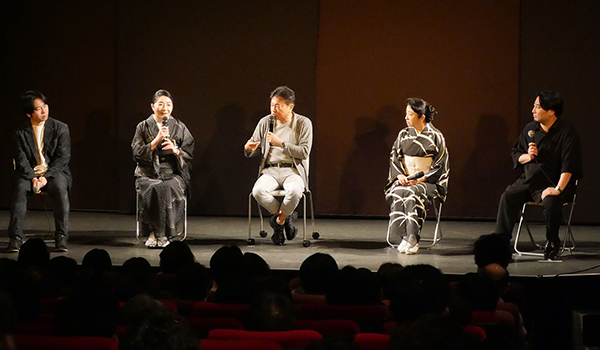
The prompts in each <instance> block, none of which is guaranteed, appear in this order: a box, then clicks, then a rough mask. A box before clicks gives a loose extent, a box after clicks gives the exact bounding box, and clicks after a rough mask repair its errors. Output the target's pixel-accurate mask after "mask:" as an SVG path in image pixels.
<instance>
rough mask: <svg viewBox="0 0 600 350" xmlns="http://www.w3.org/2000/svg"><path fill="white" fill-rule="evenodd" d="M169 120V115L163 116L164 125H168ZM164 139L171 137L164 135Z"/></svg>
mask: <svg viewBox="0 0 600 350" xmlns="http://www.w3.org/2000/svg"><path fill="white" fill-rule="evenodd" d="M168 121H169V117H163V119H162V126H167V122H168ZM167 130H168V126H167ZM163 138H164V139H167V140H168V139H169V136H166V137H163Z"/></svg>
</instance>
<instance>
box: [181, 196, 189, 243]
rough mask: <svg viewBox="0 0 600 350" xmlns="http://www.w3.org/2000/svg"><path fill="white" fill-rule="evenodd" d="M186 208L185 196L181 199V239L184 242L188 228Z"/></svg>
mask: <svg viewBox="0 0 600 350" xmlns="http://www.w3.org/2000/svg"><path fill="white" fill-rule="evenodd" d="M187 207H188V202H187V196H186V197H184V198H183V238H182V239H181V240H182V241H185V239H186V238H187V228H188V222H187V209H188V208H187Z"/></svg>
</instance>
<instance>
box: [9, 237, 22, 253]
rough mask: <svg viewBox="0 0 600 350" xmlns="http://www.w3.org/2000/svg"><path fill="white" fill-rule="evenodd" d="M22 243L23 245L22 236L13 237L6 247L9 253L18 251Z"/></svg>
mask: <svg viewBox="0 0 600 350" xmlns="http://www.w3.org/2000/svg"><path fill="white" fill-rule="evenodd" d="M22 245H23V240H22V239H21V237H14V238H11V239H10V242H8V247H6V252H7V253H17V252H18V251H19V250H21V246H22Z"/></svg>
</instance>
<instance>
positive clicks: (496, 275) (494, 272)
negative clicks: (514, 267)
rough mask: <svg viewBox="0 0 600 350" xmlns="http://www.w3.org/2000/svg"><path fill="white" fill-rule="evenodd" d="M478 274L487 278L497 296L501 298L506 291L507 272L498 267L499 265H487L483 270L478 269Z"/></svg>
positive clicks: (507, 282)
mask: <svg viewBox="0 0 600 350" xmlns="http://www.w3.org/2000/svg"><path fill="white" fill-rule="evenodd" d="M478 272H479V274H481V275H485V276H487V277H489V278H490V279H491V280H492V281H493V282H494V286H496V290H497V291H498V295H499V296H502V294H504V292H506V290H507V289H508V285H509V278H510V275H509V273H508V270H506V269H505V268H504V267H502V266H500V264H489V265H487V266H485V267H484V268H483V269H479V271H478Z"/></svg>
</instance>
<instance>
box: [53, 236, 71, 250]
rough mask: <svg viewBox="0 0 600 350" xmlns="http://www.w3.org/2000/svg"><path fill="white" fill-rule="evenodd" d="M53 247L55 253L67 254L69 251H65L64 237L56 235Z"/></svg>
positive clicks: (65, 240)
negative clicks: (54, 247)
mask: <svg viewBox="0 0 600 350" xmlns="http://www.w3.org/2000/svg"><path fill="white" fill-rule="evenodd" d="M54 243H55V246H56V251H57V252H67V251H69V250H68V249H67V236H65V235H58V236H56V239H55V240H54Z"/></svg>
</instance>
